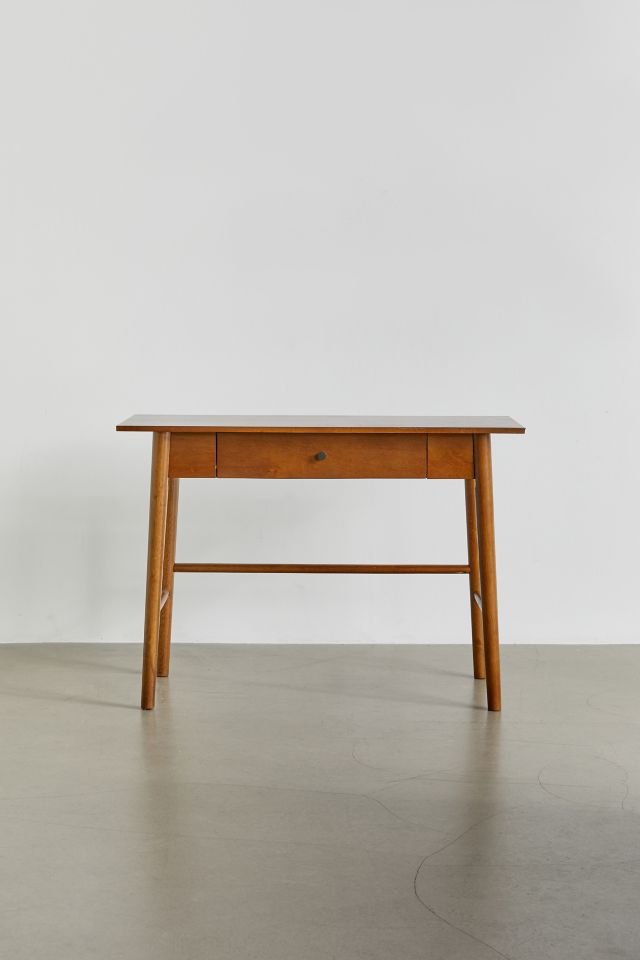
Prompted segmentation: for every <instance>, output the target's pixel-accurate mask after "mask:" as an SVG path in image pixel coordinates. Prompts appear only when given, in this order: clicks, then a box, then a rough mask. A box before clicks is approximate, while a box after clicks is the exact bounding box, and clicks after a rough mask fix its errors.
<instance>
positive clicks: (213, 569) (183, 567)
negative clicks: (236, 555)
mask: <svg viewBox="0 0 640 960" xmlns="http://www.w3.org/2000/svg"><path fill="white" fill-rule="evenodd" d="M173 569H174V571H175V572H176V573H469V569H470V568H469V565H468V564H466V563H422V564H420V563H176V564H175V565H174V568H173Z"/></svg>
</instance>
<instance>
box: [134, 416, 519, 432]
mask: <svg viewBox="0 0 640 960" xmlns="http://www.w3.org/2000/svg"><path fill="white" fill-rule="evenodd" d="M116 430H159V431H161V432H164V431H166V430H168V431H169V432H170V433H472V434H473V433H524V427H523V426H521V425H520V424H519V423H517V422H516V421H515V420H512V418H511V417H357V416H354V417H318V416H314V417H289V416H278V417H265V416H259V417H255V416H246V417H245V416H243V417H220V416H189V417H186V416H182V415H180V414H162V415H160V414H138V415H136V416H135V417H129V419H128V420H125V421H124V422H123V423H119V424H118V426H117V427H116Z"/></svg>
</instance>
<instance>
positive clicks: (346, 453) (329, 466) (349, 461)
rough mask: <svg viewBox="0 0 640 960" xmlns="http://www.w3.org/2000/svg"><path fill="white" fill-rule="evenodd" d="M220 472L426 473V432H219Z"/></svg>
mask: <svg viewBox="0 0 640 960" xmlns="http://www.w3.org/2000/svg"><path fill="white" fill-rule="evenodd" d="M217 455H218V476H219V477H266V478H269V477H272V478H274V479H277V478H283V479H284V478H289V479H295V478H300V479H318V480H322V479H337V478H339V477H347V478H348V477H381V478H386V477H426V475H427V438H426V436H425V434H419V433H407V434H377V433H374V434H362V433H330V434H327V433H324V434H322V433H219V434H218V443H217Z"/></svg>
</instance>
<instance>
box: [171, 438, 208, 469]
mask: <svg viewBox="0 0 640 960" xmlns="http://www.w3.org/2000/svg"><path fill="white" fill-rule="evenodd" d="M215 475H216V435H215V433H174V434H172V435H171V452H170V454H169V476H170V477H215Z"/></svg>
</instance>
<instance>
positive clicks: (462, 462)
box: [427, 433, 474, 480]
mask: <svg viewBox="0 0 640 960" xmlns="http://www.w3.org/2000/svg"><path fill="white" fill-rule="evenodd" d="M427 476H428V477H430V478H432V479H434V480H456V479H464V480H472V479H473V476H474V469H473V437H472V436H470V435H469V434H455V433H451V434H448V433H442V434H436V433H432V434H429V444H428V454H427Z"/></svg>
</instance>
